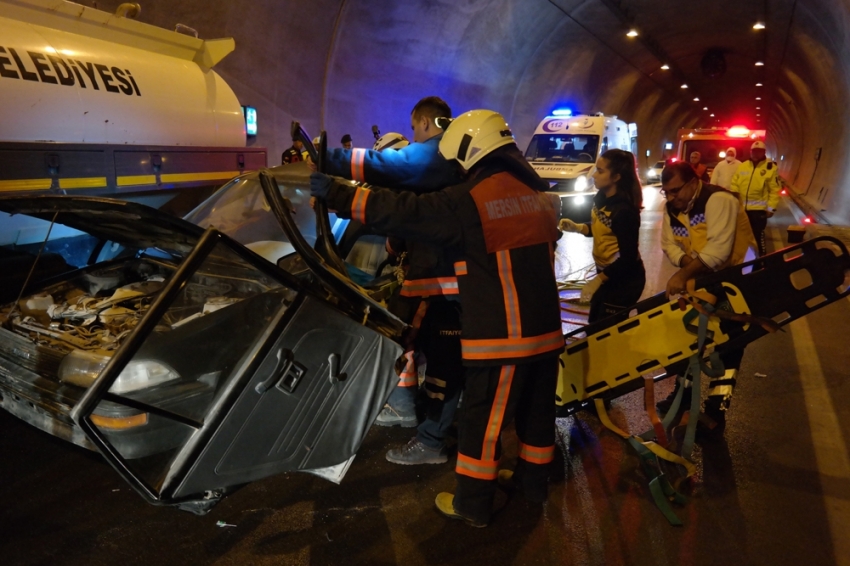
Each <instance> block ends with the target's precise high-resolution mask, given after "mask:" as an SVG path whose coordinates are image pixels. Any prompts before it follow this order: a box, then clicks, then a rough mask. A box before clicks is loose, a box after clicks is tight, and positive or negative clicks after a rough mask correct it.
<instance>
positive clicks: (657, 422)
mask: <svg viewBox="0 0 850 566" xmlns="http://www.w3.org/2000/svg"><path fill="white" fill-rule="evenodd" d="M643 402H644V405H645V406H646V414H647V415H648V416H649V422H651V423H652V429H653V430H654V431H655V440H656V442H658V444H660V445H661V446H663V447H664V448H667V433H666V432H665V430H664V425H663V424H662V423H661V419H659V418H658V411H656V410H655V381H654V380H653V379H652V377H651V376H646V375H645V376H644V377H643ZM641 438H643V439H644V440H649V439H647V438H645V437H644V436H643V435H641Z"/></svg>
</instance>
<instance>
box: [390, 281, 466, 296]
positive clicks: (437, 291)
mask: <svg viewBox="0 0 850 566" xmlns="http://www.w3.org/2000/svg"><path fill="white" fill-rule="evenodd" d="M458 293H459V291H458V288H457V278H455V277H434V278H432V279H407V280H405V281H404V283H402V285H401V292H400V295H401V296H402V297H430V296H431V295H457V294H458Z"/></svg>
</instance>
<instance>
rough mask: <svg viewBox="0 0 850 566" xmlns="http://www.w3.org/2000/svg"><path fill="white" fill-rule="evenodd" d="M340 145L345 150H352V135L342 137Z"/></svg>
mask: <svg viewBox="0 0 850 566" xmlns="http://www.w3.org/2000/svg"><path fill="white" fill-rule="evenodd" d="M339 143H340V144H342V148H343V149H351V145H352V140H351V134H345V135H344V136H342V138H341V139H340V140H339Z"/></svg>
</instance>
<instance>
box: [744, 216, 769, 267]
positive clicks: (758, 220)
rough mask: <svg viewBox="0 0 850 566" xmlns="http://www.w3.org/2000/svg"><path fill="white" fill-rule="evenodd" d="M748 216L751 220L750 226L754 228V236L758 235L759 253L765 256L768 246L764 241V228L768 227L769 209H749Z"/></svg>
mask: <svg viewBox="0 0 850 566" xmlns="http://www.w3.org/2000/svg"><path fill="white" fill-rule="evenodd" d="M747 218H749V220H750V227H751V228H752V229H753V236H755V237H756V244H758V247H759V255H760V256H763V255H764V254H766V253H767V247H766V246H765V242H764V230H765V228H767V211H766V210H748V211H747Z"/></svg>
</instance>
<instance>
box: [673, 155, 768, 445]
mask: <svg viewBox="0 0 850 566" xmlns="http://www.w3.org/2000/svg"><path fill="white" fill-rule="evenodd" d="M661 192H662V193H663V194H664V197H665V198H666V199H667V204H666V207H665V211H664V221H663V223H662V228H661V247H662V249H663V250H664V253H665V255H666V256H667V259H669V260H670V262H671V263H672V264H673V265H675V266H677V267H679V268H680V269H679V271H677V272H676V273H675V274H673V276H672V277H671V278H670V280H669V281H668V282H667V295H668V296H673V295H678V294H682V293H685V291H686V288H687V283H688V280H690V279H694V278H695V277H698V276H699V275H702V274H706V273H711V272H712V271H719V270H721V269H724V268H726V267H729V266H732V265H737V264H739V263H743V262H745V261H750V260H752V259H755V258H756V242H755V239H754V238H753V231H752V229H751V228H750V223H749V221H748V219H747V215H746V214H745V213H744V209H743V208H742V207H741V204H740V203H739V202H738V199H737V198H736V197H735V195H734V194H732V193H730V192H729V191H726V190H725V189H723V188H722V187H717V186H714V185H709V184H706V183H703V182H702V181H701V180H700V179H699V178H698V177H697V174H696V172H695V171H694V170H693V168H692V167H691V165H690V164H689V163H683V162H681V161H679V162H676V163H671V164H668V165H667V166H666V167H664V170H663V171H662V172H661ZM710 291H711V292H712V293H714V294H715V295H718V300H723V299H724V297H722V296H719V295H720V294H722V290H715V289H711V290H710ZM743 356H744V350H743V349H741V350H735V351H726V352H724V354H723V355H721V356H720V359H721V360H722V361H723V365H724V367H725V369H726V372H725V373H724V375H723V376H722V377H721V378H716V379H712V380H711V381H710V382H709V389H708V397H707V398H706V400H705V404H704V405H703V413H704V417H707V418H700V424H701V425H703V424H704V425H706V426H705V427H703V428H702V438H704V439H705V438H707V437H719V436H720V435H722V434H723V430H724V428H725V427H726V410H727V409H728V408H729V403H730V402H731V399H732V392H733V390H734V388H735V380H736V377H737V373H738V368H740V367H741V359H742V358H743ZM685 387H686V389H685V392H684V396H685V397H684V399H683V401H682V407H688V406H690V386H689V385H687V384H686V386H685ZM671 402H672V394H671V397H668V398H667V399H665V400H663V401H661V402H660V403H659V404H658V406H659V409H661V410H662V411H664V412H666V410H667V409H669V406H670V403H671Z"/></svg>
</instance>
